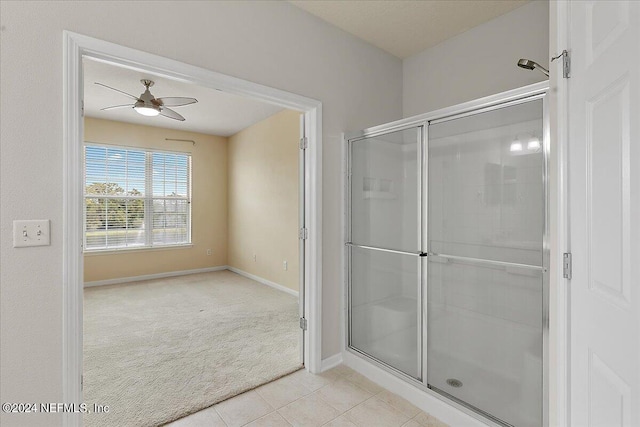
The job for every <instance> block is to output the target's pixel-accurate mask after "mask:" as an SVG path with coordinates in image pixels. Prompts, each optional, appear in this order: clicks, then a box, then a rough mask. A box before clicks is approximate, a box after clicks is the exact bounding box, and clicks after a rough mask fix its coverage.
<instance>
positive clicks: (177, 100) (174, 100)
mask: <svg viewBox="0 0 640 427" xmlns="http://www.w3.org/2000/svg"><path fill="white" fill-rule="evenodd" d="M157 100H158V101H160V102H161V103H162V105H166V106H167V107H181V106H183V105H189V104H195V103H196V102H198V100H197V99H195V98H184V97H180V96H178V97H175V96H174V97H167V98H157Z"/></svg>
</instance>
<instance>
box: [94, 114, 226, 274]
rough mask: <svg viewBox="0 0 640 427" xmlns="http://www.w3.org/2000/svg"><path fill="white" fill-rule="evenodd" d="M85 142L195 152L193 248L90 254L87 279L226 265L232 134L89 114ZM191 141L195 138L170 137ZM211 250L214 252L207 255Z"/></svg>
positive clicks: (192, 218)
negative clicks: (97, 116) (219, 134)
mask: <svg viewBox="0 0 640 427" xmlns="http://www.w3.org/2000/svg"><path fill="white" fill-rule="evenodd" d="M84 135H85V141H87V142H94V143H100V144H113V145H123V146H128V147H142V148H155V149H161V150H172V151H181V152H186V153H191V156H192V157H191V158H192V185H191V187H192V203H191V239H192V243H193V246H191V247H181V248H176V249H151V250H149V249H146V250H131V251H122V252H118V253H113V252H111V253H109V254H99V253H90V254H85V256H84V280H85V282H91V281H95V280H107V279H114V278H119V277H131V276H140V275H145V274H156V273H164V272H168V271H180V270H192V269H197V268H206V267H214V266H219V265H225V264H226V263H227V138H224V137H221V136H213V135H205V134H201V133H195V132H183V131H178V130H173V129H165V128H159V127H152V126H141V125H135V124H129V123H121V122H114V121H111V120H101V119H95V118H89V117H87V118H85V128H84ZM165 138H176V139H191V140H194V141H196V144H195V145H193V144H192V143H191V142H177V141H165ZM207 249H211V255H209V256H208V255H207V253H206V251H207Z"/></svg>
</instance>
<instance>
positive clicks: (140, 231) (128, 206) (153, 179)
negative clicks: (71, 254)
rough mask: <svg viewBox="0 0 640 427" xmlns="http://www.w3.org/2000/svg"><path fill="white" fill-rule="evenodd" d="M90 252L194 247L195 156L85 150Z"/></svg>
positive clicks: (98, 148) (87, 248) (100, 148)
mask: <svg viewBox="0 0 640 427" xmlns="http://www.w3.org/2000/svg"><path fill="white" fill-rule="evenodd" d="M84 200H85V204H84V208H85V221H84V223H85V242H84V248H85V251H98V250H117V249H133V248H145V247H156V246H171V245H180V244H187V243H191V156H190V155H189V154H185V153H171V152H162V151H152V150H143V149H135V148H123V147H109V146H102V145H89V144H87V145H86V146H85V197H84Z"/></svg>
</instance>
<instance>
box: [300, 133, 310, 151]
mask: <svg viewBox="0 0 640 427" xmlns="http://www.w3.org/2000/svg"><path fill="white" fill-rule="evenodd" d="M308 145H309V140H308V139H307V137H306V136H303V137H302V138H300V149H301V150H306V149H307V146H308Z"/></svg>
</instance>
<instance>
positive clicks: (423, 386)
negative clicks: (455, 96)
mask: <svg viewBox="0 0 640 427" xmlns="http://www.w3.org/2000/svg"><path fill="white" fill-rule="evenodd" d="M548 90H549V83H548V81H544V82H541V83H536V84H533V85H529V86H525V87H522V88H518V89H514V90H510V91H507V92H503V93H499V94H496V95H492V96H488V97H485V98H481V99H477V100H474V101H470V102H466V103H463V104H459V105H455V106H452V107H448V108H444V109H440V110H436V111H433V112H430V113H425V114H421V115H417V116H414V117H409V118H406V119H402V120H398V121H395V122H391V123H387V124H383V125H379V126H375V127H371V128H367V129H364V130H361V131H356V132H350V133H345V134H344V137H343V143H344V155H345V174H346V176H345V181H344V182H345V199H344V203H345V204H344V206H345V211H344V219H345V230H344V245H345V252H344V256H345V269H344V272H345V275H344V286H345V288H344V296H345V301H344V302H345V307H344V313H345V322H344V332H345V339H344V345H345V347H344V350H345V351H347V352H349V353H351V354H354V355H356V356H358V357H360V358H362V359H364V360H366V361H367V362H369V363H371V364H373V365H375V366H377V367H379V368H381V369H383V370H384V371H386V372H389V373H390V374H392V375H394V376H396V377H398V378H400V379H402V380H404V381H405V382H408V383H410V384H411V385H413V386H415V387H416V388H418V389H420V390H422V391H423V392H424V393H426V394H428V395H430V396H432V397H435V398H437V399H439V400H441V401H444V402H446V403H448V404H449V405H452V406H453V407H455V408H457V409H459V410H460V411H462V412H464V413H466V414H468V415H470V416H471V417H473V418H476V419H478V420H480V421H482V422H484V423H487V424H488V425H491V426H502V427H504V426H505V425H508V424H505V423H503V422H501V421H500V420H497V419H495V418H493V417H491V416H490V415H489V416H487V415H488V414H486V415H483V414H482V413H481V412H478V411H477V410H476V409H473V408H471V407H470V406H468V405H466V404H464V403H461V402H458V401H457V400H453V399H450V398H448V397H446V396H444V395H442V394H440V393H438V392H435V391H433V390H431V389H430V388H429V386H428V384H427V370H428V360H427V357H426V355H427V348H426V346H427V342H428V341H427V292H426V291H427V273H428V272H427V261H426V258H427V255H428V250H429V248H428V247H427V244H428V239H427V224H428V222H427V221H428V194H427V192H428V182H427V178H428V132H429V124H431V123H440V122H444V121H448V120H453V119H457V118H461V117H465V116H470V115H475V114H479V113H483V112H487V111H492V110H496V109H500V108H506V107H509V106H513V105H518V104H521V103H525V102H530V101H534V100H539V99H542V105H543V119H542V135H543V137H542V150H543V173H542V175H543V176H542V179H543V198H544V200H543V204H542V205H543V209H544V212H543V219H544V222H543V230H541V231H542V245H543V248H542V249H543V260H542V282H543V283H542V298H543V304H542V308H541V309H542V322H543V325H542V355H543V359H542V375H543V378H542V412H543V413H542V420H543V426H544V427H546V426H548V425H549V280H550V272H549V266H550V227H549V224H550V212H549V182H548V179H549V157H550V128H549V126H550V121H549V105H548V104H549V102H548V94H547V92H548ZM411 128H421V142H420V146H419V152H418V156H419V162H418V176H419V179H420V183H419V184H418V195H417V196H418V197H419V203H418V204H417V205H418V207H419V214H420V216H419V218H420V219H421V220H420V221H419V222H420V224H419V225H418V229H417V230H416V231H417V232H418V233H419V236H420V237H419V241H420V242H419V244H420V247H421V251H420V252H418V253H416V254H415V255H416V256H419V257H420V259H421V262H420V269H419V276H420V277H419V278H418V280H419V282H420V285H419V295H418V297H419V299H420V309H421V310H420V312H419V313H418V316H419V323H418V324H419V325H420V328H419V330H422V337H421V339H420V343H421V346H419V347H420V348H419V349H418V352H419V355H418V356H419V359H418V360H419V361H420V360H421V375H420V378H421V380H420V381H418V380H416V379H415V378H413V377H411V376H409V375H407V374H405V373H403V372H401V371H400V370H398V369H396V368H394V367H392V366H389V365H388V364H386V363H384V362H382V361H380V360H377V359H376V358H374V357H372V356H370V355H369V354H367V353H365V352H363V351H360V350H358V349H356V348H354V347H352V346H351V310H350V307H351V295H352V290H351V283H352V277H351V246H352V245H351V242H352V240H351V220H352V218H351V163H352V160H353V159H352V152H351V151H352V143H353V142H355V141H360V140H362V139H366V138H371V137H375V136H381V135H384V134H387V133H391V132H396V131H401V130H406V129H411Z"/></svg>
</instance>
